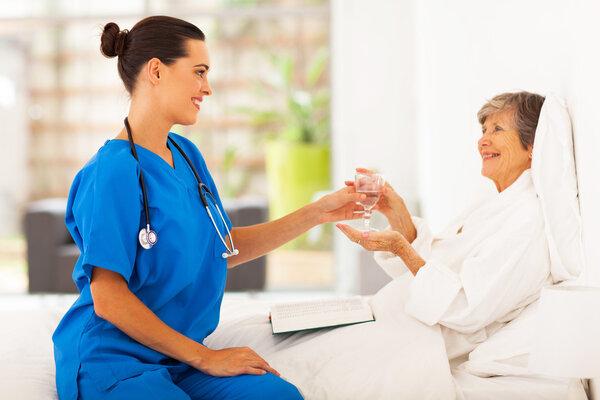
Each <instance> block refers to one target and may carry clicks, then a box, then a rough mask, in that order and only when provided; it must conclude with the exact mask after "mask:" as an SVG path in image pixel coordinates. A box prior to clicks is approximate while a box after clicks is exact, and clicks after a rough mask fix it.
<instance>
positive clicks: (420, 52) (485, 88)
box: [332, 0, 600, 290]
mask: <svg viewBox="0 0 600 400" xmlns="http://www.w3.org/2000/svg"><path fill="white" fill-rule="evenodd" d="M332 16H333V23H332V49H333V57H332V59H333V60H334V63H333V65H332V77H333V99H334V107H333V113H334V114H333V126H332V129H333V138H334V141H333V144H334V177H335V179H336V183H337V182H339V181H341V180H342V179H343V178H344V177H347V176H348V175H349V174H350V173H351V171H352V168H353V167H354V166H358V165H368V166H376V167H378V168H379V169H380V170H381V171H382V172H384V173H385V174H386V175H387V176H388V177H389V178H390V180H391V181H392V182H393V183H394V186H395V187H396V188H397V190H399V191H400V192H401V193H403V194H405V195H407V196H409V197H416V198H417V199H418V200H419V201H420V203H421V209H422V214H423V215H424V216H425V217H426V218H427V219H428V220H429V222H430V224H431V225H432V227H433V228H434V230H437V229H441V228H442V227H443V226H444V225H445V224H446V223H447V222H448V221H449V220H450V219H451V218H453V217H454V216H455V215H456V214H457V213H458V212H460V210H461V209H462V208H464V207H465V206H466V204H468V203H469V202H470V201H471V199H472V197H473V196H474V195H475V193H477V192H480V191H482V190H493V186H492V185H491V183H490V182H488V181H486V180H485V179H483V178H481V176H480V167H481V162H480V160H479V156H478V154H477V151H476V142H477V139H478V137H479V135H480V127H479V124H478V122H477V118H476V113H477V110H478V109H479V108H480V107H481V105H482V104H483V103H484V102H485V101H486V99H489V98H491V97H493V96H494V95H496V94H498V93H501V92H506V91H514V90H528V91H534V92H539V93H541V94H546V93H548V92H550V91H553V92H556V93H558V94H559V95H562V96H564V97H565V98H566V99H567V102H568V103H569V105H570V106H571V108H572V112H573V114H574V115H575V116H576V118H575V120H576V126H575V129H578V126H577V125H579V127H580V128H581V129H580V131H579V132H578V136H577V137H576V143H575V147H576V157H577V163H578V168H579V171H578V172H579V174H580V176H579V180H580V190H581V208H582V213H583V215H584V227H583V228H584V241H585V245H586V252H587V258H588V265H589V266H593V268H592V269H591V273H592V275H593V276H594V277H595V278H596V279H597V280H598V282H600V250H599V249H598V248H599V247H600V246H598V245H597V242H598V239H600V213H599V211H598V206H597V204H600V190H598V189H596V187H597V186H598V184H597V182H600V179H599V178H600V161H599V160H600V157H597V156H596V154H595V153H596V152H597V151H598V150H597V149H599V148H600V124H599V123H598V122H597V121H596V120H597V117H596V115H597V114H598V112H599V111H600V99H599V98H598V96H597V93H598V89H600V50H598V49H599V48H600V46H599V44H600V25H599V24H598V23H597V21H598V18H600V3H597V2H592V1H585V0H578V1H574V2H573V1H566V0H564V1H544V0H525V1H523V0H520V1H518V0H508V1H503V2H498V1H493V0H461V1H445V0H400V1H393V0H371V1H368V2H367V1H364V0H334V1H333V2H332ZM364 132H369V134H368V140H365V135H364ZM339 236H340V235H338V241H337V242H336V253H337V263H338V265H340V271H339V272H340V274H339V275H338V276H339V278H340V279H339V280H340V283H339V287H340V288H341V289H342V290H347V289H348V288H350V289H351V288H353V287H356V282H355V281H353V279H354V280H355V276H356V275H355V274H354V275H353V273H352V271H355V270H356V261H355V260H356V259H357V257H355V256H354V254H355V253H353V252H355V251H356V250H355V246H354V245H352V244H350V243H348V242H347V241H345V240H343V238H341V237H339ZM349 271H350V272H349Z"/></svg>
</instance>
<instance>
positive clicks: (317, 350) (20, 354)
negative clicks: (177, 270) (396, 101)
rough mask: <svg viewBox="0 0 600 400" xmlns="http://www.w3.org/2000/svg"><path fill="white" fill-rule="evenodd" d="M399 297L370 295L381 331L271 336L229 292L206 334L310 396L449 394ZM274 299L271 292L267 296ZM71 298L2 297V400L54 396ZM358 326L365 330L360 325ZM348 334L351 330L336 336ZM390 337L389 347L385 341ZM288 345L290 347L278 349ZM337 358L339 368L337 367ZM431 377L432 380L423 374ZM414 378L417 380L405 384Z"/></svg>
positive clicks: (504, 387) (476, 381)
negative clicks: (57, 344)
mask: <svg viewBox="0 0 600 400" xmlns="http://www.w3.org/2000/svg"><path fill="white" fill-rule="evenodd" d="M397 296H398V294H397V293H392V292H388V293H382V294H380V295H379V296H378V297H375V298H373V299H372V304H373V308H374V309H375V311H376V315H377V318H379V320H378V322H377V324H380V325H378V326H380V327H381V328H376V329H373V328H367V327H368V326H369V324H363V325H355V326H354V327H355V328H352V327H346V328H338V329H335V330H333V329H330V330H326V331H322V332H313V333H305V334H296V335H287V336H273V335H271V333H270V328H269V326H268V322H266V320H265V316H266V315H267V312H268V302H267V301H265V300H259V299H256V298H252V299H250V298H249V297H248V296H245V295H238V294H226V295H225V299H224V301H223V309H222V313H221V314H222V322H223V323H222V325H221V326H220V327H219V328H218V329H217V331H215V333H214V334H213V336H211V337H209V338H208V339H207V343H211V344H214V345H219V346H221V345H222V346H225V345H230V344H235V345H250V346H251V347H253V348H254V349H256V350H257V351H259V353H260V354H262V355H263V356H265V358H266V359H267V360H268V361H269V362H270V363H271V364H272V365H273V366H275V367H276V368H277V369H278V370H279V371H280V372H281V373H282V374H283V375H284V376H285V377H287V378H289V379H291V380H292V381H294V383H296V384H298V385H299V386H300V387H301V389H302V390H303V391H304V394H305V395H306V396H307V397H308V398H309V399H310V398H327V399H338V398H347V399H357V398H367V397H366V396H369V398H372V399H379V398H386V397H385V396H388V398H394V399H402V398H406V399H409V398H414V399H421V398H427V397H421V394H423V393H424V394H425V395H428V394H431V395H432V396H433V393H441V397H439V398H445V397H444V396H447V395H448V397H450V398H452V396H453V395H454V390H453V389H454V386H453V385H452V382H451V381H448V377H449V375H447V372H448V371H447V370H446V368H447V366H446V365H447V364H446V365H444V363H442V362H441V359H440V358H438V357H437V355H436V354H431V353H435V352H434V351H431V352H430V351H429V350H428V349H425V350H424V351H425V353H424V355H423V356H422V357H420V358H418V357H416V356H415V354H416V353H417V351H416V346H418V345H419V344H421V345H422V344H423V343H425V342H426V341H427V340H429V342H430V343H433V344H434V348H435V347H436V345H435V343H436V339H435V337H436V336H437V334H436V333H435V329H424V330H422V332H423V333H425V335H427V336H428V337H429V339H425V340H421V338H420V337H418V336H417V337H413V338H411V339H409V341H405V342H402V341H400V339H402V338H405V339H406V337H407V336H408V329H409V326H412V324H413V322H411V321H406V316H402V315H395V316H394V315H388V313H390V312H391V307H393V304H394V303H395V302H396V301H400V300H401V299H399V298H397ZM276 297H277V296H273V295H269V296H268V298H270V299H275V298H276ZM284 297H285V298H289V296H284ZM259 298H264V296H259ZM294 299H296V298H294ZM74 300H75V296H73V295H62V296H56V295H46V296H44V295H34V296H30V295H28V296H13V295H2V296H0V400H5V399H6V400H9V399H10V400H13V399H22V400H56V399H57V396H56V389H55V386H54V361H53V353H52V341H51V335H52V332H53V331H54V329H55V327H56V325H57V324H58V322H59V320H60V318H61V317H62V315H63V314H64V312H65V311H66V310H67V309H68V307H69V306H70V305H71V304H72V303H73V301H74ZM371 324H373V323H371ZM361 326H363V328H360V329H357V328H358V327H361ZM386 328H387V329H386ZM401 328H404V331H403V330H402V329H401ZM417 329H420V328H417ZM348 331H349V332H350V333H349V334H346V333H344V334H342V333H341V332H348ZM367 331H368V332H367ZM254 333H255V334H254ZM344 335H348V336H347V337H348V338H349V339H351V340H347V339H345V341H342V340H340V341H339V343H338V342H336V340H337V339H338V338H340V337H341V336H344ZM398 335H399V336H398ZM430 339H431V340H430ZM388 342H389V343H392V345H391V346H389V345H386V343H388ZM273 345H275V347H273ZM288 345H289V346H290V348H289V349H287V350H286V349H283V348H284V347H287V346H288ZM313 346H314V347H313ZM381 348H385V352H384V353H381V352H380V351H379V350H380V349H381ZM279 349H281V350H282V351H281V353H279V352H277V351H278V350H279ZM263 350H264V351H263ZM334 352H335V356H334V354H333V353H334ZM403 352H407V353H406V354H404V353H403ZM411 354H412V355H411ZM338 357H339V359H338ZM410 357H412V358H414V359H416V360H417V361H415V362H413V365H410V362H409V361H408V360H410ZM342 362H343V365H339V364H342ZM430 363H431V365H430ZM433 364H435V365H433ZM408 366H411V367H412V368H414V369H416V370H417V371H421V373H422V372H427V373H428V374H429V375H427V376H425V377H424V376H422V375H419V374H416V373H406V370H405V368H407V367H408ZM317 367H318V368H317ZM430 367H432V368H433V369H430ZM452 373H453V376H454V384H456V385H458V386H459V390H458V396H457V398H458V399H463V398H464V399H465V400H504V399H508V398H510V399H516V400H518V399H545V400H555V399H556V400H559V399H561V400H562V399H565V398H566V397H565V393H566V390H567V382H566V381H565V380H563V381H551V380H545V379H541V378H532V377H529V378H524V377H494V378H480V377H476V376H473V375H471V374H469V373H467V372H465V371H452ZM430 375H431V377H432V379H428V377H429V376H430ZM434 377H437V378H440V382H442V383H441V384H438V385H435V384H434V383H433V382H434V381H433V378H434ZM411 378H412V379H415V378H417V379H419V380H418V381H417V382H413V383H411V382H408V383H406V381H407V380H409V379H411ZM403 385H406V386H403ZM419 386H420V387H419ZM451 388H452V389H451ZM350 389H353V390H355V391H354V392H353V391H352V390H350ZM446 391H450V392H451V393H446ZM528 394H530V395H528ZM321 396H326V397H321ZM411 396H415V397H411ZM519 396H521V397H519ZM430 398H431V397H430Z"/></svg>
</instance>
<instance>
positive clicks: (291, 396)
mask: <svg viewBox="0 0 600 400" xmlns="http://www.w3.org/2000/svg"><path fill="white" fill-rule="evenodd" d="M269 375H270V378H271V379H268V382H266V384H265V385H264V386H263V387H262V388H261V390H260V392H259V393H258V394H259V395H260V397H261V398H264V399H286V400H302V399H303V397H302V395H301V394H300V391H299V390H298V388H297V387H296V386H294V385H292V384H291V383H290V382H288V381H286V380H284V379H282V378H280V377H278V376H275V375H271V374H268V375H267V376H269Z"/></svg>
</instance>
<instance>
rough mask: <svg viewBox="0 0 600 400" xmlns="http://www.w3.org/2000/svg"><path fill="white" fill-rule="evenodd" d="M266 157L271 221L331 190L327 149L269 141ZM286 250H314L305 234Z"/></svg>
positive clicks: (309, 144)
mask: <svg viewBox="0 0 600 400" xmlns="http://www.w3.org/2000/svg"><path fill="white" fill-rule="evenodd" d="M265 153H266V160H265V161H266V170H267V180H268V185H269V188H268V192H269V218H270V219H271V220H273V219H277V218H280V217H282V216H284V215H286V214H289V213H291V212H292V211H295V210H297V209H298V208H300V207H302V206H304V205H306V204H308V203H310V202H311V201H312V200H313V196H314V195H315V193H316V192H318V191H321V190H328V189H329V188H330V182H331V179H330V148H329V145H321V144H311V143H294V142H286V141H269V142H267V144H266V149H265ZM316 247H319V246H316ZM285 248H287V249H292V248H294V249H298V248H315V246H312V245H310V244H309V243H308V241H307V238H306V234H304V235H302V236H300V237H299V238H298V239H296V240H294V241H292V242H290V243H289V244H287V245H286V246H285Z"/></svg>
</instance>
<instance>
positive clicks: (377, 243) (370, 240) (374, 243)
mask: <svg viewBox="0 0 600 400" xmlns="http://www.w3.org/2000/svg"><path fill="white" fill-rule="evenodd" d="M336 226H337V227H338V229H339V230H340V231H342V232H343V233H344V235H346V236H347V237H348V239H350V240H351V241H353V242H354V243H357V244H359V245H360V246H362V247H363V248H364V249H365V250H368V251H389V252H392V253H395V251H396V249H397V247H398V243H399V241H400V240H402V239H403V236H402V234H401V233H400V232H397V231H389V230H386V231H381V232H361V231H358V230H356V229H354V228H353V227H351V226H349V225H345V224H337V225H336Z"/></svg>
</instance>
